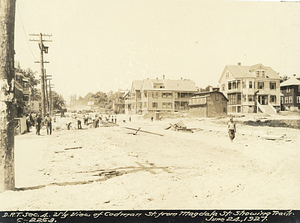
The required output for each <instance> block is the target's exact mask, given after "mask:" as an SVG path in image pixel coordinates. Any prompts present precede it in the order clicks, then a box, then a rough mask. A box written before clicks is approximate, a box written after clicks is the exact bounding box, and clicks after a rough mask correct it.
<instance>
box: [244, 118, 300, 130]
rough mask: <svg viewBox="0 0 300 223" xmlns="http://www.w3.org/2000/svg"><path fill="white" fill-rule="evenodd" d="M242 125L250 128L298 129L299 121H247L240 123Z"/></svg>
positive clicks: (299, 127) (299, 126)
mask: <svg viewBox="0 0 300 223" xmlns="http://www.w3.org/2000/svg"><path fill="white" fill-rule="evenodd" d="M242 124H244V125H251V126H269V127H285V128H293V129H300V120H259V119H258V120H255V121H252V120H249V121H244V122H242Z"/></svg>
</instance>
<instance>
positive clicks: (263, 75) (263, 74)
mask: <svg viewBox="0 0 300 223" xmlns="http://www.w3.org/2000/svg"><path fill="white" fill-rule="evenodd" d="M261 77H262V78H265V71H264V70H263V71H262V72H261Z"/></svg>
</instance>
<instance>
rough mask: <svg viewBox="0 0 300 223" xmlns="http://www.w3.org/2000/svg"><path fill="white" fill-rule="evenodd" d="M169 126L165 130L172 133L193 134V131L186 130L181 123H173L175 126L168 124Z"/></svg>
mask: <svg viewBox="0 0 300 223" xmlns="http://www.w3.org/2000/svg"><path fill="white" fill-rule="evenodd" d="M169 124H170V126H169V127H167V128H165V130H168V129H172V130H174V131H181V132H191V133H194V131H193V130H192V129H189V128H187V127H186V126H185V125H184V124H183V121H179V122H178V123H175V124H171V123H169Z"/></svg>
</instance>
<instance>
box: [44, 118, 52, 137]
mask: <svg viewBox="0 0 300 223" xmlns="http://www.w3.org/2000/svg"><path fill="white" fill-rule="evenodd" d="M45 124H46V128H47V135H49V133H50V135H51V134H52V119H51V117H50V116H49V113H47V115H46V118H45Z"/></svg>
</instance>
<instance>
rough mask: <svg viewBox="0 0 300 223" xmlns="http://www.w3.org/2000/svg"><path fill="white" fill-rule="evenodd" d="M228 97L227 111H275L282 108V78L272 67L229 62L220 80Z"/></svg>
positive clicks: (223, 91)
mask: <svg viewBox="0 0 300 223" xmlns="http://www.w3.org/2000/svg"><path fill="white" fill-rule="evenodd" d="M219 84H220V91H221V92H222V93H223V94H224V95H225V96H226V97H227V98H228V113H253V112H262V113H267V114H272V113H276V110H280V78H279V75H278V73H276V72H275V71H274V70H273V69H272V68H271V67H265V66H264V65H262V64H256V65H253V66H242V65H241V63H238V65H227V66H225V68H224V70H223V73H222V75H221V77H220V79H219Z"/></svg>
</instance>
